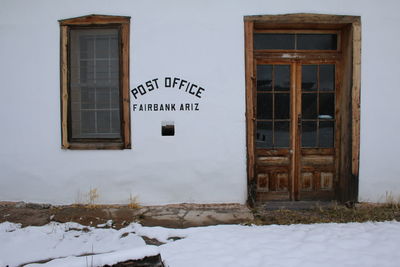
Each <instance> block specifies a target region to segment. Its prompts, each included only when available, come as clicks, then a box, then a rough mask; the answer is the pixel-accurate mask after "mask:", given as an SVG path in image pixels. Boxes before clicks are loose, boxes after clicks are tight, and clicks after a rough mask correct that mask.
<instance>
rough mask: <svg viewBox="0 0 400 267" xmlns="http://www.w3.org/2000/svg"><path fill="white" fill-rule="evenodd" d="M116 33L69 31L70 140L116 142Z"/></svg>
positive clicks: (113, 30) (117, 78)
mask: <svg viewBox="0 0 400 267" xmlns="http://www.w3.org/2000/svg"><path fill="white" fill-rule="evenodd" d="M118 40H119V31H118V30H117V29H71V32H70V40H69V42H70V46H69V49H70V50H69V53H70V57H69V58H70V60H69V61H70V66H69V68H70V95H71V99H70V101H71V105H70V109H71V110H70V111H71V112H70V114H71V121H70V126H71V133H72V135H71V137H72V138H120V137H121V134H120V132H121V130H120V128H121V126H120V125H121V123H120V118H119V116H120V115H119V114H120V95H119V45H118Z"/></svg>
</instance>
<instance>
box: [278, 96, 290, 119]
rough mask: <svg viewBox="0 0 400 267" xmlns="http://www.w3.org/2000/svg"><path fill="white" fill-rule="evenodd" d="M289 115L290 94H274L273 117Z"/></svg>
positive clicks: (285, 117) (287, 117)
mask: <svg viewBox="0 0 400 267" xmlns="http://www.w3.org/2000/svg"><path fill="white" fill-rule="evenodd" d="M289 116H290V94H288V93H276V94H275V119H289Z"/></svg>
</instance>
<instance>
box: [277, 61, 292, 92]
mask: <svg viewBox="0 0 400 267" xmlns="http://www.w3.org/2000/svg"><path fill="white" fill-rule="evenodd" d="M274 75H275V77H274V78H275V79H274V90H275V91H289V90H290V65H275V66H274Z"/></svg>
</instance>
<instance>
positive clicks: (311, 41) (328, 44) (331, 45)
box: [297, 34, 337, 50]
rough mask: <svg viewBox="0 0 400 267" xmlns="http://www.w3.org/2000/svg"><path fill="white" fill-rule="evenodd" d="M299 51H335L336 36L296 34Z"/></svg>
mask: <svg viewBox="0 0 400 267" xmlns="http://www.w3.org/2000/svg"><path fill="white" fill-rule="evenodd" d="M297 49H299V50H336V49H337V35H336V34H297Z"/></svg>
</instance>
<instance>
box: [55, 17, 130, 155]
mask: <svg viewBox="0 0 400 267" xmlns="http://www.w3.org/2000/svg"><path fill="white" fill-rule="evenodd" d="M59 22H60V88H61V89H60V94H61V147H62V148H63V149H80V150H88V149H130V148H131V119H130V91H129V64H130V63H129V48H130V44H129V39H130V37H129V33H130V17H121V16H106V15H89V16H83V17H77V18H71V19H66V20H60V21H59ZM88 25H92V26H96V27H98V26H100V27H101V26H105V27H107V26H108V25H112V26H113V27H118V28H119V30H120V41H121V46H120V92H121V100H120V107H121V135H122V139H119V140H117V141H116V140H106V139H90V140H75V139H74V140H70V138H69V129H68V127H69V119H70V118H69V107H68V106H69V88H68V86H69V85H68V83H69V81H68V80H69V77H68V76H69V70H68V68H69V67H68V66H69V62H68V58H69V57H68V53H69V51H68V46H69V44H68V42H69V37H68V32H69V29H70V27H76V26H88Z"/></svg>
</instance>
